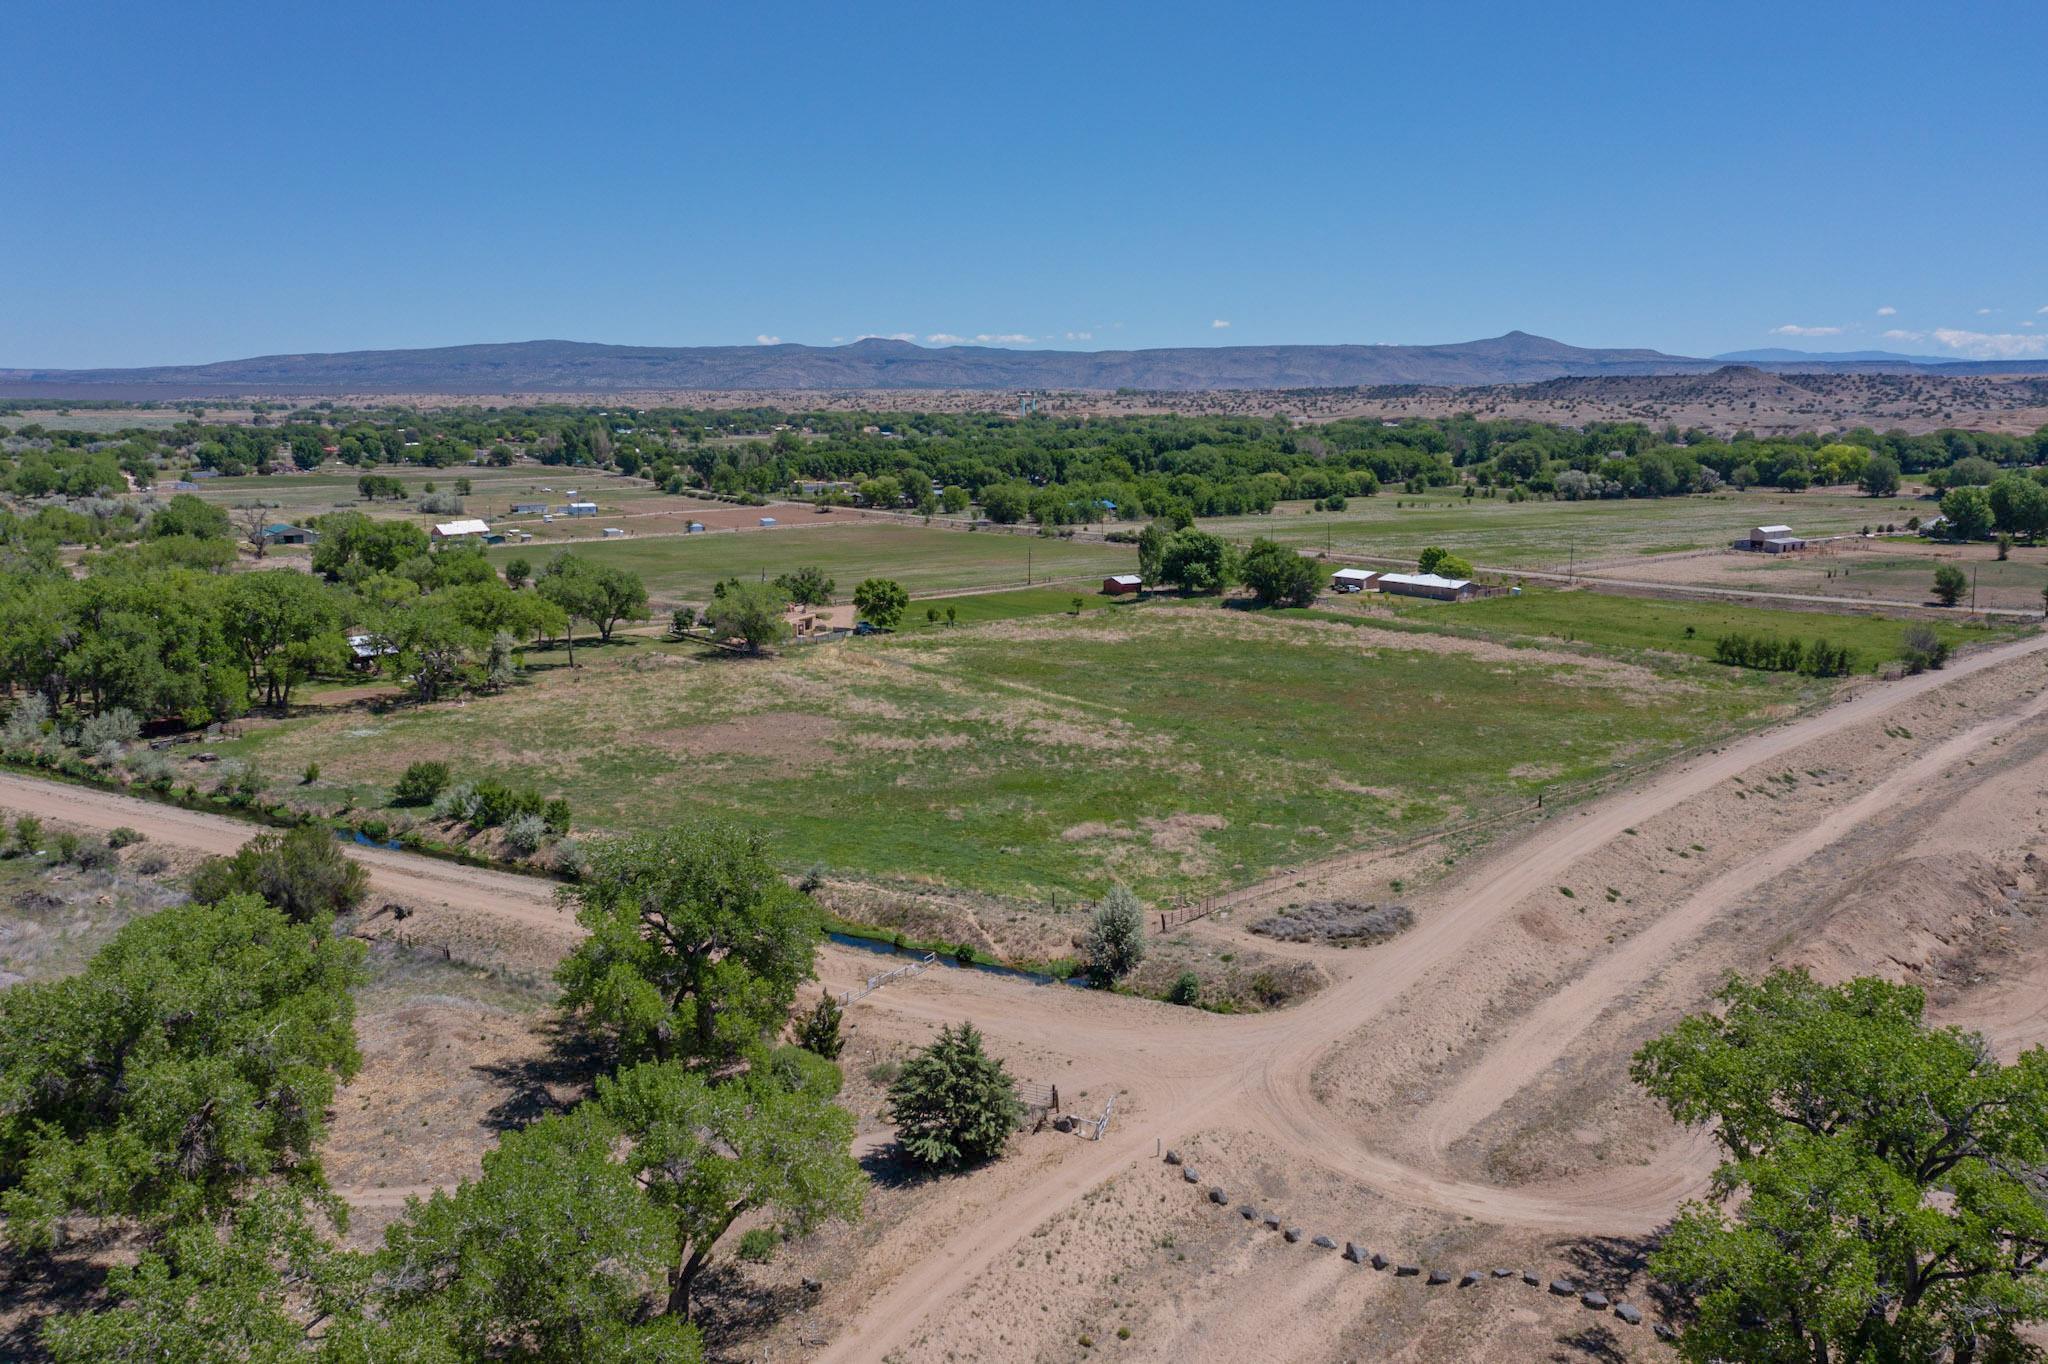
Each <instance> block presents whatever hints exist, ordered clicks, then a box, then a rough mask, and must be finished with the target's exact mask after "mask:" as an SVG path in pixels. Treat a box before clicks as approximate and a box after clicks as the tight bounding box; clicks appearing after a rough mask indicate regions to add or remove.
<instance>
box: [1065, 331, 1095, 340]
mask: <svg viewBox="0 0 2048 1364" xmlns="http://www.w3.org/2000/svg"><path fill="white" fill-rule="evenodd" d="M1094 339H1095V333H1094V332H1068V333H1067V340H1069V341H1093V340H1094Z"/></svg>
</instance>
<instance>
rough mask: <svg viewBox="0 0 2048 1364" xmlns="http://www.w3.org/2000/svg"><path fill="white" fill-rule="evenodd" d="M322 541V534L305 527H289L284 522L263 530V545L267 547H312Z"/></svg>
mask: <svg viewBox="0 0 2048 1364" xmlns="http://www.w3.org/2000/svg"><path fill="white" fill-rule="evenodd" d="M319 540H320V532H318V531H315V530H308V529H306V528H305V527H304V526H287V525H285V524H283V523H282V522H279V523H278V524H276V525H271V526H265V527H264V528H263V543H264V544H266V545H311V544H317V543H318V542H319Z"/></svg>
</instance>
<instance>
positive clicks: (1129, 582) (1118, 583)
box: [1102, 573, 1145, 597]
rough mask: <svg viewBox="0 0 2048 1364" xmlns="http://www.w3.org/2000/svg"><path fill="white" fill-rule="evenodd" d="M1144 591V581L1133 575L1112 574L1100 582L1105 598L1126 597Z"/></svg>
mask: <svg viewBox="0 0 2048 1364" xmlns="http://www.w3.org/2000/svg"><path fill="white" fill-rule="evenodd" d="M1144 590H1145V580H1144V579H1143V578H1141V577H1139V576H1138V575H1137V574H1135V573H1112V574H1110V575H1109V576H1108V577H1107V578H1104V579H1103V580H1102V595H1103V596H1105V597H1128V596H1131V595H1132V594H1134V593H1138V592H1143V591H1144Z"/></svg>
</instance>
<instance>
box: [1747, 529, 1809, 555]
mask: <svg viewBox="0 0 2048 1364" xmlns="http://www.w3.org/2000/svg"><path fill="white" fill-rule="evenodd" d="M1734 548H1736V549H1743V550H1748V551H1749V552H1751V553H1752V554H1789V553H1790V552H1791V551H1793V550H1795V549H1805V548H1806V541H1804V540H1802V539H1800V538H1799V537H1798V536H1796V535H1794V534H1793V533H1792V527H1790V526H1757V527H1755V528H1754V529H1752V530H1751V531H1750V532H1749V534H1748V535H1745V536H1744V537H1743V538H1742V539H1740V540H1737V541H1735V542H1734Z"/></svg>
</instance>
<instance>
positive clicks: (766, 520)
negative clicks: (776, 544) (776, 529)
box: [761, 516, 775, 526]
mask: <svg viewBox="0 0 2048 1364" xmlns="http://www.w3.org/2000/svg"><path fill="white" fill-rule="evenodd" d="M761 524H762V525H764V526H772V525H774V524H775V518H774V517H772V516H764V517H762V518H761Z"/></svg>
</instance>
